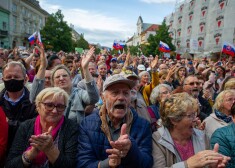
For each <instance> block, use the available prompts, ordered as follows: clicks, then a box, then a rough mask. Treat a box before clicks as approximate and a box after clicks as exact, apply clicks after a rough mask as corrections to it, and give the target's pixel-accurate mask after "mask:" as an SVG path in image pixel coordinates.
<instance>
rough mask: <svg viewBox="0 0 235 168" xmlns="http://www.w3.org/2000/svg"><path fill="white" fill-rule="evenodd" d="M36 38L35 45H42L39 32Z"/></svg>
mask: <svg viewBox="0 0 235 168" xmlns="http://www.w3.org/2000/svg"><path fill="white" fill-rule="evenodd" d="M37 37H38V38H37V40H36V43H37V44H38V45H42V39H41V34H40V32H38V36H37Z"/></svg>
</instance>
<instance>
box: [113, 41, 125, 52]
mask: <svg viewBox="0 0 235 168" xmlns="http://www.w3.org/2000/svg"><path fill="white" fill-rule="evenodd" d="M124 46H125V42H124V41H121V40H120V41H117V40H114V42H113V48H114V49H115V50H122V49H123V48H124Z"/></svg>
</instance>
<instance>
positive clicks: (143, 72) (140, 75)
mask: <svg viewBox="0 0 235 168" xmlns="http://www.w3.org/2000/svg"><path fill="white" fill-rule="evenodd" d="M146 73H147V74H148V75H149V73H148V71H142V72H140V73H139V78H140V79H141V77H142V76H143V75H144V74H146ZM149 76H150V75H149Z"/></svg>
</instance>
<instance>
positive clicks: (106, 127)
mask: <svg viewBox="0 0 235 168" xmlns="http://www.w3.org/2000/svg"><path fill="white" fill-rule="evenodd" d="M99 115H100V119H101V122H102V124H101V130H102V131H103V132H104V134H105V135H106V137H107V138H108V140H109V141H112V136H111V133H110V130H109V125H108V122H107V118H106V115H108V114H107V109H106V105H105V103H104V104H103V105H102V106H101V108H100V113H99ZM125 121H126V124H127V129H126V133H127V134H128V135H129V133H130V130H131V124H132V121H133V115H132V113H131V111H130V110H128V112H127V113H126V119H125Z"/></svg>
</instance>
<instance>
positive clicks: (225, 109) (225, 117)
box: [204, 89, 235, 139]
mask: <svg viewBox="0 0 235 168" xmlns="http://www.w3.org/2000/svg"><path fill="white" fill-rule="evenodd" d="M234 100H235V90H234V89H232V90H224V91H222V92H221V93H220V94H219V95H218V96H217V98H216V99H215V104H214V106H213V112H214V113H212V114H210V116H209V117H207V118H206V119H205V120H204V123H205V130H204V131H205V133H206V136H207V138H208V139H210V138H211V135H212V134H213V133H214V131H215V130H216V129H218V128H221V127H224V126H227V125H229V124H232V123H233V121H232V116H231V107H232V105H233V102H234Z"/></svg>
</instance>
